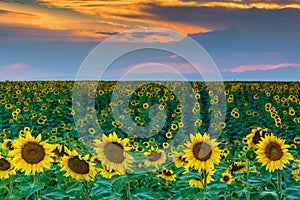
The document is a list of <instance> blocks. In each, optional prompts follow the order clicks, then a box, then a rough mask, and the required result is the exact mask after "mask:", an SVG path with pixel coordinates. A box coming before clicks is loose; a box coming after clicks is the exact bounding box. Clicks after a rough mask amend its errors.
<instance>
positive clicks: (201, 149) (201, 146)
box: [193, 142, 212, 161]
mask: <svg viewBox="0 0 300 200" xmlns="http://www.w3.org/2000/svg"><path fill="white" fill-rule="evenodd" d="M193 154H194V156H195V158H196V159H197V160H200V161H207V160H208V159H209V158H210V157H211V154H212V148H211V146H210V145H209V144H207V143H205V142H204V143H203V142H199V143H197V144H195V146H194V147H193Z"/></svg>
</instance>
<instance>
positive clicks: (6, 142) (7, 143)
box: [2, 139, 14, 151]
mask: <svg viewBox="0 0 300 200" xmlns="http://www.w3.org/2000/svg"><path fill="white" fill-rule="evenodd" d="M2 148H3V149H8V150H10V151H11V150H14V147H13V142H12V140H10V139H5V140H4V141H3V143H2Z"/></svg>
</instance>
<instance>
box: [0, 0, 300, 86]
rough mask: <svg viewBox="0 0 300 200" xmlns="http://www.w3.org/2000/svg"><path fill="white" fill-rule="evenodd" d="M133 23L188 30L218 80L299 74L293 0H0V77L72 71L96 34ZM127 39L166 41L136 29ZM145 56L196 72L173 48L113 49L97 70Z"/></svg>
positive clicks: (299, 19) (297, 9)
mask: <svg viewBox="0 0 300 200" xmlns="http://www.w3.org/2000/svg"><path fill="white" fill-rule="evenodd" d="M141 27H165V28H170V29H173V30H176V31H178V32H180V33H183V34H186V35H189V36H190V37H191V38H193V39H194V40H196V41H197V42H199V44H201V45H202V46H203V47H204V49H205V50H206V51H207V52H208V54H209V55H210V56H211V58H212V59H213V60H214V62H215V63H216V65H217V67H218V69H219V71H220V73H221V75H222V78H223V79H224V80H285V81H290V80H294V81H298V80H299V79H300V75H299V74H300V56H299V55H300V39H299V36H298V35H299V32H300V1H299V0H293V1H291V0H289V1H284V3H283V2H282V1H269V0H266V1H256V0H254V1H253V0H250V1H249V0H248V1H242V0H232V1H230V0H226V1H180V0H176V1H138V0H137V1H125V0H120V1H91V0H88V1H80V0H79V1H78V0H77V1H75V0H74V1H73V0H70V1H67V0H61V1H58V0H51V1H50V0H37V1H34V0H30V1H25V0H24V1H0V44H1V45H0V70H1V72H0V80H47V79H52V80H65V79H68V80H69V79H74V78H75V77H76V73H77V71H78V69H79V67H80V65H81V63H82V62H83V61H84V59H85V58H86V56H87V55H88V54H89V53H90V51H91V50H92V49H93V48H94V47H96V46H97V45H98V44H99V43H100V42H102V41H103V40H105V39H107V38H109V37H111V36H114V35H116V34H118V33H122V32H124V31H128V30H132V29H135V28H141ZM154 39H155V40H154ZM130 40H132V41H137V42H140V41H141V40H142V42H161V43H169V42H174V41H169V38H168V36H164V35H155V33H147V34H145V33H140V32H137V33H134V34H131V36H130ZM99 59H101V56H100V57H99ZM147 62H157V63H162V64H168V65H171V66H174V68H175V69H176V70H178V71H179V72H180V73H182V74H184V75H185V76H186V77H187V78H189V79H197V74H196V73H195V72H194V71H193V70H192V69H191V67H190V66H188V64H187V63H185V61H184V60H183V59H180V58H179V57H178V56H176V55H173V54H172V53H166V52H161V51H148V50H141V51H137V52H131V53H129V54H128V55H126V56H121V57H120V58H119V59H118V60H117V61H115V62H114V63H113V64H112V66H111V68H112V69H116V70H113V71H112V72H113V73H109V72H107V74H106V77H105V78H118V77H120V76H122V73H124V70H123V71H122V70H121V69H122V68H126V67H127V68H128V67H130V66H136V65H140V64H143V63H147ZM118 69H120V71H118ZM149 71H151V70H149ZM157 73H158V71H157V70H156V71H155V70H154V71H153V75H152V76H154V75H156V74H157ZM162 73H163V72H162ZM166 77H168V76H166Z"/></svg>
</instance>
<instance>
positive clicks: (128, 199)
mask: <svg viewBox="0 0 300 200" xmlns="http://www.w3.org/2000/svg"><path fill="white" fill-rule="evenodd" d="M126 196H127V200H130V182H128V183H127V184H126Z"/></svg>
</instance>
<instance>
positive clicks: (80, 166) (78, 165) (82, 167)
mask: <svg viewBox="0 0 300 200" xmlns="http://www.w3.org/2000/svg"><path fill="white" fill-rule="evenodd" d="M68 165H69V168H70V169H71V170H72V171H73V172H75V173H77V174H87V173H89V171H90V168H89V164H88V163H87V162H86V161H84V160H81V159H80V158H79V157H78V156H75V157H73V158H70V159H69V161H68Z"/></svg>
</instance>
